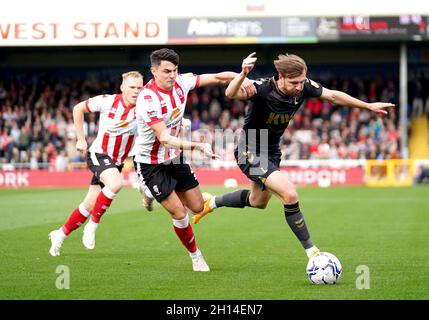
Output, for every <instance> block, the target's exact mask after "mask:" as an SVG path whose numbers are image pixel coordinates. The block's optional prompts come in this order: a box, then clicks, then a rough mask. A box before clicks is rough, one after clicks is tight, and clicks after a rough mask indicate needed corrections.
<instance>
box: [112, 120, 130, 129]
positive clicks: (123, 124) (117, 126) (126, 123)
mask: <svg viewBox="0 0 429 320" xmlns="http://www.w3.org/2000/svg"><path fill="white" fill-rule="evenodd" d="M128 123H129V122H128V120H125V121H121V122H119V123H118V124H116V125H115V128H125V127H127V126H128Z"/></svg>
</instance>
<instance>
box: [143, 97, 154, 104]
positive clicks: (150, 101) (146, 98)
mask: <svg viewBox="0 0 429 320" xmlns="http://www.w3.org/2000/svg"><path fill="white" fill-rule="evenodd" d="M143 98H144V99H145V100H146V101H147V102H149V103H152V102H153V100H152V96H150V95H147V96H144V97H143Z"/></svg>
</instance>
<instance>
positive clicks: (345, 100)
mask: <svg viewBox="0 0 429 320" xmlns="http://www.w3.org/2000/svg"><path fill="white" fill-rule="evenodd" d="M320 98H321V99H324V100H328V101H330V102H332V103H334V104H338V105H341V106H346V107H351V108H361V109H367V110H370V111H372V112H375V113H380V114H387V110H386V109H388V108H391V107H394V106H395V105H394V104H393V103H388V102H373V103H368V102H365V101H362V100H359V99H356V98H354V97H352V96H350V95H348V94H347V93H345V92H343V91H338V90H330V89H326V88H323V91H322V95H321V96H320Z"/></svg>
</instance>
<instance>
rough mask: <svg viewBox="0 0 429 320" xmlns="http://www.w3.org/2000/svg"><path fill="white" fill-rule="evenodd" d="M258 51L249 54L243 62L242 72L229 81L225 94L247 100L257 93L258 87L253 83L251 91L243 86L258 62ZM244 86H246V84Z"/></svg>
mask: <svg viewBox="0 0 429 320" xmlns="http://www.w3.org/2000/svg"><path fill="white" fill-rule="evenodd" d="M255 54H256V52H253V53H251V54H250V55H248V56H247V57H246V58H245V59H244V60H243V63H242V64H241V68H242V70H241V72H240V73H239V74H238V75H237V76H236V77H235V78H234V79H233V80H232V81H231V82H230V83H229V85H228V87H227V88H226V91H225V95H226V96H227V97H228V98H230V99H240V100H246V99H249V98H250V97H252V96H253V95H255V94H256V88H255V86H254V85H253V84H252V87H253V90H252V91H249V90H247V89H245V88H244V87H243V83H244V81H245V79H246V77H247V75H248V74H249V72H250V71H251V70H252V69H253V67H254V66H255V63H256V59H257V58H256V57H255ZM244 86H246V85H245V84H244Z"/></svg>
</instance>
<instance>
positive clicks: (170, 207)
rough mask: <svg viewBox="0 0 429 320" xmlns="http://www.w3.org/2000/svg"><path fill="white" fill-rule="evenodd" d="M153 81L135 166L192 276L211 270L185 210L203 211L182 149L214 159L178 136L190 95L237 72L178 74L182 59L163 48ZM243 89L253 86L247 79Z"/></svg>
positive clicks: (142, 110) (140, 102)
mask: <svg viewBox="0 0 429 320" xmlns="http://www.w3.org/2000/svg"><path fill="white" fill-rule="evenodd" d="M150 60H151V72H152V75H153V79H152V80H151V81H149V82H148V83H147V84H146V85H145V87H144V89H143V91H142V92H141V93H140V95H139V97H138V99H137V107H136V111H137V128H138V129H137V130H138V136H137V139H136V145H135V148H136V149H135V150H134V151H133V153H134V154H135V157H134V161H135V165H136V170H137V171H138V172H139V174H140V175H141V176H142V177H143V179H144V181H145V183H146V186H147V187H148V188H149V190H150V192H151V193H152V195H153V196H154V197H155V199H156V200H157V201H158V202H159V203H160V204H161V205H162V206H163V207H164V208H165V209H166V210H167V211H168V212H169V213H170V215H171V217H172V219H173V228H174V231H175V232H176V234H177V236H178V238H179V239H180V241H181V242H182V244H183V245H184V246H185V248H186V249H187V251H188V252H189V255H190V257H191V260H192V267H193V270H194V271H202V272H206V271H210V268H209V266H208V265H207V263H206V261H205V259H204V258H203V255H202V254H201V251H200V250H199V249H198V247H197V244H196V241H195V236H194V233H193V231H192V227H191V225H190V224H189V217H188V213H187V208H188V209H189V210H190V211H192V212H200V211H202V210H203V204H204V202H203V198H202V195H201V190H200V188H199V183H198V181H197V178H196V176H195V174H194V172H193V171H192V169H191V167H190V166H189V164H187V163H186V160H185V159H184V156H183V153H182V152H181V150H199V151H201V152H202V153H203V154H204V155H206V156H208V157H212V158H214V157H216V155H215V154H214V153H213V151H212V148H211V145H210V144H208V143H201V142H192V141H184V140H182V139H181V138H179V137H178V135H179V131H180V127H181V124H182V120H183V118H182V117H183V113H184V110H185V106H186V99H187V95H188V92H189V91H190V90H192V89H195V88H197V87H201V86H206V85H210V84H227V83H229V82H230V81H231V80H232V79H233V78H234V77H235V75H236V73H234V72H220V73H216V74H202V75H195V74H192V73H187V74H180V73H179V72H178V65H179V55H178V54H177V53H176V52H174V51H173V50H171V49H167V48H163V49H160V50H156V51H154V52H152V54H151V56H150ZM246 80H247V81H248V82H247V83H244V84H243V87H244V86H247V85H249V86H252V87H253V85H252V82H251V81H250V80H248V79H245V81H246Z"/></svg>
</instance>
